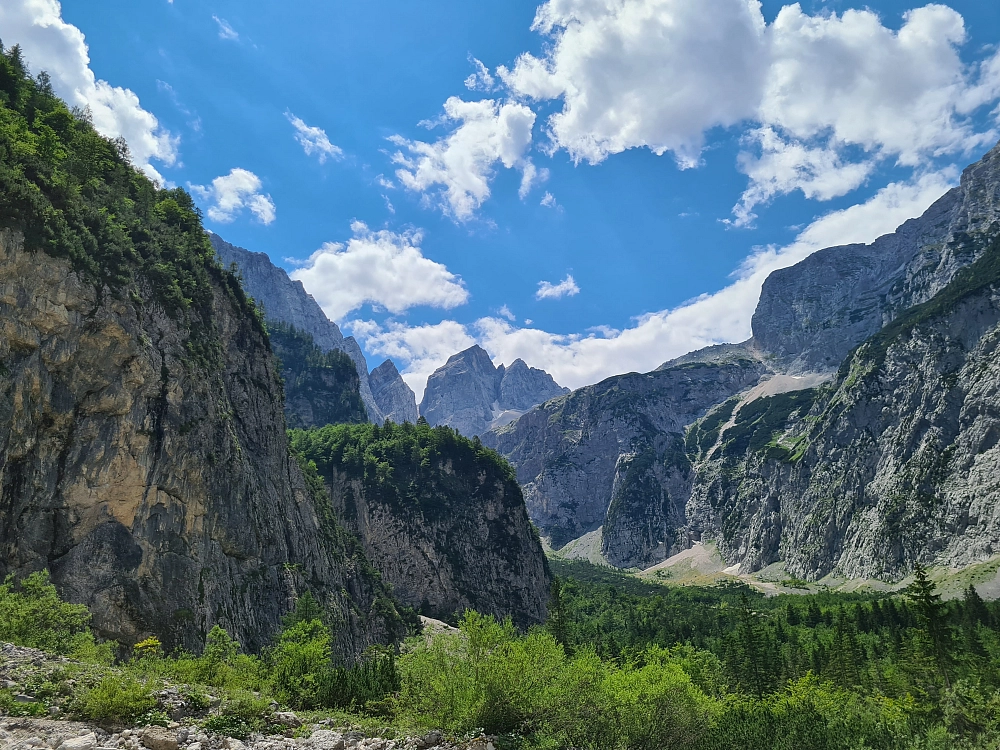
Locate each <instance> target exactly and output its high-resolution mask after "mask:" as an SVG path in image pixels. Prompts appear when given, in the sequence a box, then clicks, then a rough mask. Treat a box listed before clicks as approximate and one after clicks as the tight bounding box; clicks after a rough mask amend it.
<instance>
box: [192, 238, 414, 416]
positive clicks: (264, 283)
mask: <svg viewBox="0 0 1000 750" xmlns="http://www.w3.org/2000/svg"><path fill="white" fill-rule="evenodd" d="M209 237H210V239H211V240H212V247H214V248H215V253H216V255H218V256H219V259H220V260H221V261H222V263H223V265H226V266H228V265H230V264H235V265H236V267H237V268H238V269H239V273H240V276H241V277H242V280H243V288H244V289H246V290H247V294H249V295H250V296H251V297H253V298H254V299H255V300H256V301H257V302H258V303H260V304H261V305H262V306H263V307H264V313H265V315H266V316H267V318H268V320H277V321H281V322H283V323H287V324H289V325H292V326H294V327H295V328H297V329H298V330H300V331H305V332H306V333H308V334H310V335H311V336H312V337H313V340H314V341H315V342H316V345H317V346H319V347H320V349H322V350H323V351H326V352H328V351H331V350H333V349H338V350H340V351H342V352H344V353H345V354H347V356H349V357H350V358H351V361H353V362H354V365H355V367H356V368H357V371H358V378H359V385H360V388H361V399H362V401H364V403H365V409H366V410H367V412H368V419H369V420H370V421H372V422H374V423H375V424H382V422H384V421H385V420H386V418H390V417H389V414H387V413H386V412H384V411H383V409H382V407H381V406H380V405H379V402H378V399H377V398H376V397H375V394H374V393H373V386H372V384H371V383H370V381H369V376H368V363H367V361H366V360H365V355H364V354H363V353H362V352H361V347H360V346H358V342H357V341H355V340H354V337H353V336H348V337H346V338H345V337H344V335H343V334H342V333H341V332H340V328H339V327H338V326H337V324H336V323H334V322H333V321H331V320H330V319H329V318H327V317H326V314H325V313H324V312H323V310H322V309H321V308H320V306H319V305H318V304H317V302H316V300H314V299H313V298H312V295H310V294H309V293H307V292H306V290H305V288H304V287H303V286H302V282H301V281H292V280H291V279H290V278H288V274H287V273H285V272H284V270H282V269H280V268H278V267H277V266H276V265H274V264H273V263H272V262H271V260H270V258H268V257H267V255H266V254H264V253H254V252H251V251H249V250H245V249H243V248H242V247H236V246H235V245H231V244H229V243H228V242H226V241H225V240H224V239H222V238H221V237H219V236H218V235H217V234H211V233H210V234H209ZM393 369H395V368H393ZM403 389H406V390H409V386H407V385H406V383H404V382H403V381H402V379H401V378H400V380H399V383H397V384H395V385H394V386H393V388H392V393H393V394H396V395H395V396H393V397H391V398H390V400H389V401H387V402H386V405H387V406H392V407H395V406H396V404H395V402H394V401H393V400H392V398H398V399H405V395H404V394H403V393H402V390H403ZM410 399H412V400H414V402H415V401H416V399H415V398H414V396H413V392H412V391H410ZM412 421H416V417H414V418H413V420H412Z"/></svg>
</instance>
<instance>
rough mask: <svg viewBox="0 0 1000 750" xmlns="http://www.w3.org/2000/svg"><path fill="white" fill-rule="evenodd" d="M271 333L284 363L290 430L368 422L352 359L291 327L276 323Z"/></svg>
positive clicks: (287, 416)
mask: <svg viewBox="0 0 1000 750" xmlns="http://www.w3.org/2000/svg"><path fill="white" fill-rule="evenodd" d="M268 333H269V338H270V340H271V349H272V351H273V352H274V353H275V354H276V355H277V357H278V360H279V361H280V362H281V377H282V380H284V385H285V421H286V422H287V424H288V426H289V427H291V428H293V429H294V428H305V427H322V426H323V425H325V424H340V423H344V422H365V421H367V418H368V417H367V413H366V411H365V404H364V402H363V401H362V400H361V390H360V378H358V371H357V370H356V369H355V367H354V363H353V362H352V361H351V359H350V357H348V356H347V355H346V354H344V353H343V352H342V351H339V350H337V349H331V350H330V351H327V352H324V351H323V350H322V349H320V348H319V347H318V346H316V344H315V343H313V338H312V336H310V335H309V334H308V333H306V332H305V331H299V330H298V329H296V328H293V327H292V326H289V325H285V324H280V325H274V324H272V325H271V326H269V327H268Z"/></svg>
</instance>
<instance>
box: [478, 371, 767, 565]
mask: <svg viewBox="0 0 1000 750" xmlns="http://www.w3.org/2000/svg"><path fill="white" fill-rule="evenodd" d="M765 371H766V369H765V368H764V366H763V365H761V364H760V363H759V362H755V361H753V360H748V359H738V360H735V361H733V362H730V363H727V364H721V365H719V364H701V363H698V364H691V365H680V366H677V367H674V368H670V369H667V370H658V371H654V372H651V373H647V374H644V375H640V374H635V373H633V374H629V375H619V376H616V377H613V378H608V379H607V380H604V381H602V382H600V383H598V384H596V385H592V386H588V387H586V388H581V389H579V390H577V391H574V392H573V393H571V394H569V395H567V396H563V397H561V398H557V399H554V400H552V401H548V402H546V403H545V404H543V405H542V406H539V407H538V408H536V409H533V410H532V411H530V412H528V413H527V414H525V415H524V416H523V417H521V418H520V419H519V420H517V421H516V422H514V423H513V424H510V425H508V426H506V427H502V428H500V429H498V430H496V431H494V432H491V433H488V434H487V435H485V436H484V437H483V442H484V443H485V444H486V445H489V446H491V447H494V448H496V450H498V451H499V452H500V453H501V454H502V455H504V456H507V457H508V458H509V459H510V461H511V462H512V463H513V464H514V465H515V466H516V467H517V476H518V480H519V481H520V482H521V485H522V486H523V487H524V494H525V501H526V503H527V506H528V513H529V515H530V516H531V518H532V520H533V521H534V522H535V523H536V524H537V525H538V526H539V528H540V529H541V531H542V533H543V534H544V535H546V536H547V537H549V538H550V540H551V542H552V544H553V545H554V546H556V547H559V546H562V545H563V544H565V543H566V542H569V541H571V540H572V539H575V538H577V537H579V536H581V535H582V534H584V533H587V532H589V531H593V530H595V529H596V528H597V527H599V526H601V525H603V526H604V541H603V552H604V554H605V556H606V557H607V558H608V559H609V560H610V561H612V562H614V563H615V564H620V565H623V566H630V565H641V564H644V563H650V561H655V560H660V559H664V558H665V557H666V556H668V555H669V554H670V552H671V551H672V550H675V549H683V548H684V547H685V546H687V539H686V537H685V535H684V532H683V525H684V524H683V518H684V504H685V502H686V501H687V496H688V493H689V487H690V482H691V481H692V475H691V466H690V463H689V462H688V460H687V458H686V457H685V454H684V449H683V440H684V429H685V427H686V426H687V425H688V424H690V423H691V422H694V421H695V420H696V419H698V418H699V417H701V416H702V415H703V414H704V413H705V412H706V411H708V409H709V408H711V407H712V406H713V405H715V404H718V403H720V402H722V401H725V400H726V399H728V398H730V397H731V396H733V395H734V394H736V393H739V392H740V391H742V390H744V389H746V388H748V387H750V386H753V385H755V384H756V383H757V381H758V380H759V379H760V377H761V375H762V374H763V373H764V372H765ZM650 564H651V563H650Z"/></svg>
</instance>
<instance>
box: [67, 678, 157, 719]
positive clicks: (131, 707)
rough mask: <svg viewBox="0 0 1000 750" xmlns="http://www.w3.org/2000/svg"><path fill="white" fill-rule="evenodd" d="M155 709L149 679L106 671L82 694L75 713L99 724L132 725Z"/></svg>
mask: <svg viewBox="0 0 1000 750" xmlns="http://www.w3.org/2000/svg"><path fill="white" fill-rule="evenodd" d="M155 708H156V698H155V697H154V696H153V688H152V686H151V685H150V683H149V681H141V680H139V679H137V678H136V677H135V676H134V675H131V674H128V673H110V674H107V675H105V676H104V677H102V678H101V680H100V681H99V682H98V683H97V684H96V685H95V686H94V687H92V688H91V689H90V690H88V691H86V692H85V693H84V694H83V697H82V699H81V700H80V702H79V705H78V708H77V712H78V713H80V714H81V715H82V716H83V717H84V718H86V719H89V720H90V721H95V722H98V723H100V724H113V725H119V726H120V725H125V724H134V723H136V722H137V721H138V720H139V719H140V718H142V717H146V716H148V715H149V714H150V713H151V712H152V711H153V709H155Z"/></svg>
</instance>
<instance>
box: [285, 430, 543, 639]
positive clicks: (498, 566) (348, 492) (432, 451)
mask: <svg viewBox="0 0 1000 750" xmlns="http://www.w3.org/2000/svg"><path fill="white" fill-rule="evenodd" d="M292 445H293V448H294V449H295V450H296V451H298V452H299V453H300V454H301V455H302V457H303V458H304V459H305V460H308V461H311V462H313V463H314V464H315V466H316V467H317V469H318V471H319V474H320V476H321V477H322V479H323V481H324V482H325V484H326V488H327V491H328V492H329V494H330V498H331V501H332V502H333V505H334V507H335V508H336V509H337V511H338V515H339V516H340V517H342V518H343V519H344V523H345V524H346V525H347V526H348V527H349V528H350V529H351V530H352V531H353V532H354V533H356V534H357V536H358V538H359V539H360V540H361V544H362V546H363V548H364V551H365V554H366V555H367V556H368V558H369V559H371V560H372V562H373V563H374V565H375V566H376V567H377V568H378V570H379V571H380V572H381V574H382V576H383V577H384V579H385V580H386V581H387V582H389V583H390V584H391V586H392V590H393V594H394V596H395V597H396V598H397V599H398V600H399V601H400V602H401V603H403V604H405V605H409V606H412V607H414V608H415V609H417V610H418V611H419V612H420V613H421V614H424V615H428V616H431V617H435V618H438V619H446V620H453V618H454V616H455V615H456V613H461V612H462V611H464V610H465V609H467V608H472V609H475V610H477V611H479V612H485V613H489V614H493V615H496V616H497V617H501V618H502V617H508V616H509V617H511V618H512V619H513V620H514V622H515V623H517V624H518V625H520V626H522V627H526V626H528V625H532V624H536V623H540V622H542V621H543V620H544V619H545V607H546V603H547V601H548V596H549V582H550V581H549V572H548V567H547V565H546V562H545V556H544V553H543V551H542V546H541V542H540V541H539V539H538V536H537V533H536V532H535V531H534V529H533V528H532V527H531V524H530V522H529V520H528V515H527V512H526V510H525V505H524V499H523V496H522V494H521V490H520V488H519V487H518V484H517V481H516V480H515V477H514V473H513V471H512V470H511V468H510V466H509V465H508V464H507V462H506V461H504V460H503V459H502V458H501V457H500V456H498V455H496V454H495V453H493V451H490V450H488V449H486V448H484V447H483V446H482V445H481V444H480V443H479V442H478V441H470V440H468V439H466V438H464V437H462V436H461V435H458V434H457V433H456V432H454V431H453V430H451V429H448V428H444V427H436V428H431V427H430V426H428V425H427V423H426V422H425V421H423V420H421V421H420V422H419V423H417V424H416V425H414V424H404V425H393V424H391V423H390V424H388V425H386V426H385V427H379V426H376V425H355V426H349V425H338V426H335V427H326V428H323V429H321V430H310V431H296V432H294V433H293V434H292Z"/></svg>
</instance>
